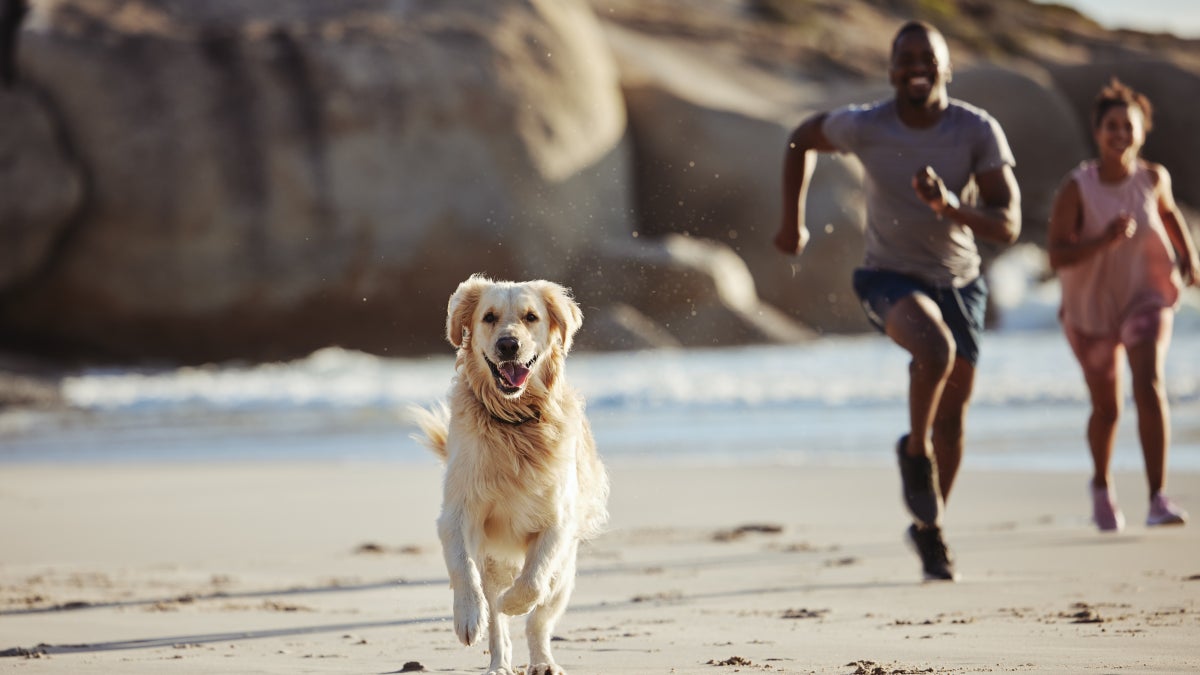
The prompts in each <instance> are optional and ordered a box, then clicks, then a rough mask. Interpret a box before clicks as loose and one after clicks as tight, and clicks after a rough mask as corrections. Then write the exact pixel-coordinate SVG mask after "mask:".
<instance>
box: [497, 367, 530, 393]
mask: <svg viewBox="0 0 1200 675" xmlns="http://www.w3.org/2000/svg"><path fill="white" fill-rule="evenodd" d="M500 374H501V375H503V376H504V379H505V381H507V382H508V384H509V386H512V387H520V386H522V385H524V384H525V380H526V379H528V378H529V369H528V368H526V367H525V366H523V365H521V364H519V363H517V362H516V361H509V362H507V363H501V364H500Z"/></svg>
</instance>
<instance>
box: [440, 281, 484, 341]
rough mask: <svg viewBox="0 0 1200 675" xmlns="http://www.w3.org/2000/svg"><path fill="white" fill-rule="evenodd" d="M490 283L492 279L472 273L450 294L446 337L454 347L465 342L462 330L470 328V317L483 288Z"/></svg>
mask: <svg viewBox="0 0 1200 675" xmlns="http://www.w3.org/2000/svg"><path fill="white" fill-rule="evenodd" d="M491 284H492V280H491V279H488V278H487V277H485V276H483V275H481V274H472V275H471V276H470V278H468V279H467V280H466V281H464V282H462V283H461V284H459V285H458V289H457V290H455V291H454V294H453V295H451V296H450V302H449V303H448V304H447V305H446V339H447V340H449V341H450V344H452V345H454V346H455V348H458V347H462V346H463V344H464V343H465V341H466V340H465V338H464V337H463V333H464V332H469V331H470V329H471V317H472V316H474V315H475V308H476V307H477V306H478V305H479V298H480V296H482V295H483V289H485V288H487V287H488V286H490V285H491Z"/></svg>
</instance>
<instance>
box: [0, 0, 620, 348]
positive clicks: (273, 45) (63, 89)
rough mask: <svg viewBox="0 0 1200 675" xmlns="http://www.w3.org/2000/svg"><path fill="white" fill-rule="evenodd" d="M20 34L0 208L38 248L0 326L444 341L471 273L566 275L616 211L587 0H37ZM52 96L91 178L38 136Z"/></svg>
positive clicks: (600, 62)
mask: <svg viewBox="0 0 1200 675" xmlns="http://www.w3.org/2000/svg"><path fill="white" fill-rule="evenodd" d="M19 54H20V69H21V79H22V81H23V82H25V83H26V84H27V88H26V89H25V90H20V89H18V90H16V93H15V94H14V96H16V97H17V100H16V101H14V100H12V99H11V98H6V99H5V101H6V102H5V103H4V104H3V105H4V106H5V109H6V110H23V111H25V112H23V113H21V114H19V115H16V116H15V117H14V118H8V117H6V118H5V125H4V130H3V132H0V133H3V136H2V138H4V139H6V141H5V142H6V143H8V142H9V140H8V139H22V140H21V142H22V143H23V145H20V146H19V147H17V148H16V149H15V150H14V151H10V152H15V153H16V155H15V156H16V157H17V160H16V161H19V162H21V163H22V164H21V166H22V167H23V170H22V171H21V173H20V179H21V180H22V181H25V182H24V183H22V184H23V185H31V186H34V188H35V189H24V190H19V191H15V190H14V191H10V190H8V189H5V190H3V191H0V213H4V214H9V213H20V214H25V213H30V214H36V218H33V217H27V216H22V217H21V218H19V221H20V223H21V225H20V229H21V231H20V232H15V231H14V230H13V226H7V225H6V226H5V227H6V232H5V236H6V243H7V245H10V246H11V245H13V244H15V245H16V246H17V247H18V248H19V250H20V251H21V253H20V254H19V255H20V256H21V258H22V259H23V260H25V262H23V263H22V264H20V265H19V266H18V265H14V267H13V268H12V269H13V270H14V272H9V271H8V269H7V268H6V270H5V272H6V274H7V276H8V277H12V278H15V277H16V276H19V275H20V274H21V273H23V271H25V270H29V269H33V268H41V269H43V272H44V273H43V275H42V276H41V278H40V279H39V282H38V283H37V284H36V285H28V286H25V287H22V288H21V289H20V290H19V292H12V293H9V294H6V295H5V296H4V297H3V299H2V300H0V332H2V333H3V334H4V335H5V338H6V340H7V341H9V342H10V343H18V344H21V343H23V344H25V345H36V346H37V347H38V348H39V349H44V348H47V347H49V346H54V345H57V346H58V347H60V348H61V349H63V350H69V351H76V352H78V351H82V352H88V353H93V354H98V355H103V356H108V357H112V358H119V359H141V358H155V357H162V358H168V359H173V360H174V359H182V360H185V361H198V360H210V359H225V358H235V357H239V358H252V359H262V358H281V357H289V356H297V355H302V354H304V353H307V352H308V351H310V350H312V349H316V348H319V347H322V346H326V345H330V344H337V345H341V346H345V347H351V348H360V349H366V350H370V351H373V352H377V353H392V354H397V353H400V354H404V353H410V352H413V351H428V350H431V349H440V347H441V342H442V338H441V328H440V327H441V325H442V323H443V321H444V312H445V298H446V296H447V290H446V289H452V288H453V287H454V285H455V284H456V283H457V282H458V281H460V280H461V279H463V278H465V277H466V276H467V275H469V274H470V273H472V272H485V273H488V274H491V275H493V276H497V277H506V278H524V277H530V276H539V277H547V278H554V279H560V280H562V281H564V282H565V283H568V284H570V283H572V277H573V276H574V273H575V270H577V269H578V268H579V266H580V265H579V261H580V260H583V259H586V257H587V256H588V251H589V250H591V249H592V248H593V247H595V246H596V245H597V243H596V242H599V241H603V240H605V239H606V238H610V237H613V236H620V235H626V234H627V233H628V232H629V231H630V229H631V226H630V224H629V222H628V219H629V213H630V208H629V196H628V182H627V180H626V170H627V166H628V142H627V140H626V135H625V116H624V108H623V105H622V100H621V97H620V91H619V88H618V85H617V79H616V78H617V76H616V70H615V66H614V64H613V61H612V58H611V55H610V53H609V51H608V49H607V47H606V45H605V43H604V41H603V38H602V35H601V33H600V31H599V29H598V27H597V24H596V22H595V19H594V16H593V14H592V12H591V10H590V9H589V8H588V7H587V6H585V5H583V4H582V3H581V2H576V1H574V0H559V1H556V2H542V1H534V0H525V1H522V0H497V1H496V2H489V3H485V4H483V5H481V4H479V3H476V2H467V1H465V0H446V1H444V2H439V3H432V4H431V3H419V4H413V3H393V2H387V1H386V0H354V1H352V2H347V3H336V4H335V5H328V4H324V3H317V4H313V3H283V2H275V3H270V2H268V3H241V2H233V1H231V0H226V1H223V2H203V3H193V2H182V1H169V2H166V1H159V2H153V3H146V2H131V1H124V0H91V1H88V0H63V1H62V2H56V3H45V4H41V3H39V4H37V5H36V6H35V8H34V13H33V14H32V15H31V17H30V19H29V21H28V22H27V25H26V28H25V29H24V30H23V31H22V34H21V42H20V52H19ZM23 91H24V92H25V93H22V92H23ZM31 91H40V92H45V100H46V101H47V102H48V106H49V110H48V111H45V112H44V113H36V106H34V101H33V99H32V98H31V95H30V94H29V93H28V92H31ZM39 115H40V116H39ZM44 118H49V119H50V120H51V123H50V124H49V126H50V127H53V128H59V129H62V130H63V136H64V137H65V138H66V139H67V142H68V145H69V147H71V148H73V150H74V154H75V160H76V166H75V167H74V168H75V170H78V171H81V172H82V174H83V176H84V181H85V184H87V185H88V186H89V188H90V189H89V190H88V192H87V195H86V199H82V200H81V197H80V196H79V189H78V187H77V186H78V184H79V179H74V181H73V180H72V179H70V178H69V176H70V173H71V170H72V167H71V166H70V165H68V164H66V163H64V162H63V161H59V162H58V163H53V162H50V161H48V160H46V159H44V158H53V157H55V156H60V155H61V152H57V153H56V152H55V151H44V150H43V148H44V147H49V148H51V150H53V149H54V148H53V145H52V144H50V141H49V140H48V139H49V137H48V136H47V135H46V133H45V132H44V129H45V128H46V127H47V121H46V119H44ZM38 139H41V140H38ZM5 147H6V148H7V147H8V145H6V146H5ZM39 162H40V163H39ZM10 173H11V172H6V173H3V174H0V180H6V181H10V184H11V181H12V180H14V179H13V177H12V176H11V175H10ZM64 174H67V175H68V178H64V177H63V175H64ZM72 185H75V186H76V187H75V188H72V187H71V186H72ZM6 187H7V184H6ZM31 195H32V198H31ZM80 201H82V203H79V202H80ZM76 208H77V209H78V213H77V215H76V220H75V222H73V223H72V226H71V229H70V232H69V235H70V236H65V234H64V232H63V228H62V224H61V223H62V222H63V221H64V220H65V219H66V218H67V217H68V214H70V213H73V212H74V211H73V209H76ZM6 222H7V221H6ZM43 222H45V223H50V224H49V225H46V226H43V225H41V224H40V223H43ZM55 223H57V225H56V224H55ZM16 250H17V249H16V248H9V249H7V250H6V251H5V254H6V255H9V251H16ZM12 255H17V254H15V253H14V254H12Z"/></svg>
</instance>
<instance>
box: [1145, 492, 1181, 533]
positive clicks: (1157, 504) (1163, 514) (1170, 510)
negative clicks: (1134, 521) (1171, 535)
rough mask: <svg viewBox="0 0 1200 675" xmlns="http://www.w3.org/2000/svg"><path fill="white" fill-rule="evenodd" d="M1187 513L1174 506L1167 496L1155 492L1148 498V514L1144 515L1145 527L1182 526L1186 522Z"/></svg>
mask: <svg viewBox="0 0 1200 675" xmlns="http://www.w3.org/2000/svg"><path fill="white" fill-rule="evenodd" d="M1187 517H1188V514H1187V511H1184V510H1183V509H1181V508H1179V507H1178V506H1175V504H1173V503H1172V502H1171V500H1170V499H1167V496H1166V495H1164V494H1163V493H1161V492H1156V493H1155V494H1154V496H1153V497H1151V498H1150V513H1147V514H1146V525H1148V526H1150V527H1153V526H1155V525H1182V524H1184V523H1186V522H1187Z"/></svg>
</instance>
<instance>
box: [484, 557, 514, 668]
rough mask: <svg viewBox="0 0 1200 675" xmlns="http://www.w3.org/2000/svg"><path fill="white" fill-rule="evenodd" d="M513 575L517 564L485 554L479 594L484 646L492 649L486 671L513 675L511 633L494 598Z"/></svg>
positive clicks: (506, 620) (497, 598)
mask: <svg viewBox="0 0 1200 675" xmlns="http://www.w3.org/2000/svg"><path fill="white" fill-rule="evenodd" d="M516 576H517V566H516V565H513V564H509V563H506V562H500V561H498V560H496V559H494V558H488V561H487V562H486V563H484V566H483V594H484V597H486V598H487V605H488V621H489V623H488V649H489V650H490V651H491V652H492V663H491V665H489V666H488V671H487V675H517V673H518V672H519V671H517V670H515V669H514V668H513V665H512V655H513V646H512V637H511V636H510V635H509V632H508V616H507V615H505V614H504V613H503V612H501V611H500V609H499V608H500V603H499V602H498V600H499V597H500V594H501V593H502V592H504V589H506V588H508V587H509V586H511V585H512V582H513V579H515V578H516Z"/></svg>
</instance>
